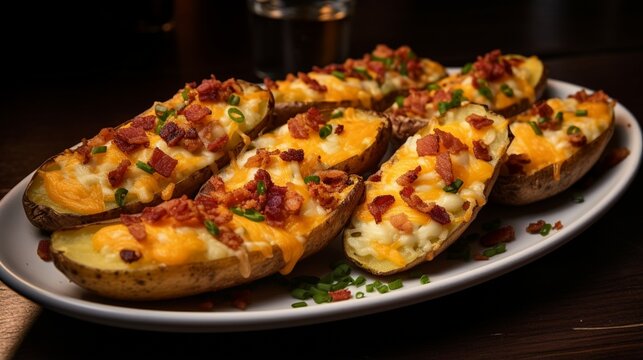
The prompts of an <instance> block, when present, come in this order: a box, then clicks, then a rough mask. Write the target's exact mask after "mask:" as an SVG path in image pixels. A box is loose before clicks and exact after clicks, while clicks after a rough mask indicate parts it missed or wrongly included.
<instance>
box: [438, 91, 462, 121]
mask: <svg viewBox="0 0 643 360" xmlns="http://www.w3.org/2000/svg"><path fill="white" fill-rule="evenodd" d="M463 93H464V92H463V91H462V89H457V90H455V91H453V93H451V101H449V102H446V101H440V102H439V103H438V111H439V112H440V115H442V114H444V113H445V112H447V110H449V109H452V108H456V107H458V106H460V103H461V102H462V94H463Z"/></svg>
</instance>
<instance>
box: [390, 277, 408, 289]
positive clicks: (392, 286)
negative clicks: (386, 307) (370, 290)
mask: <svg viewBox="0 0 643 360" xmlns="http://www.w3.org/2000/svg"><path fill="white" fill-rule="evenodd" d="M403 286H404V283H402V279H395V280H393V281H391V282H390V283H388V287H389V289H391V290H397V289H399V288H401V287H403Z"/></svg>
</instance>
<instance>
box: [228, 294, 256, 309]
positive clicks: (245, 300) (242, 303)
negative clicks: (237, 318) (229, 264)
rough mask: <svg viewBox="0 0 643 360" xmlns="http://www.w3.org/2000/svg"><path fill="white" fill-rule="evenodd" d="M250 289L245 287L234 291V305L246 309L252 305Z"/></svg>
mask: <svg viewBox="0 0 643 360" xmlns="http://www.w3.org/2000/svg"><path fill="white" fill-rule="evenodd" d="M250 295H251V293H250V290H248V289H243V290H238V291H235V292H233V293H232V306H234V307H236V308H237V309H239V310H245V309H246V308H247V307H248V305H250Z"/></svg>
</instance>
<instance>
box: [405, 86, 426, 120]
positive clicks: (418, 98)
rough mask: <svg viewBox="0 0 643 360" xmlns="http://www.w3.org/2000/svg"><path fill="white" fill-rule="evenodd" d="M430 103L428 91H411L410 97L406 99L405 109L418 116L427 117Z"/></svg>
mask: <svg viewBox="0 0 643 360" xmlns="http://www.w3.org/2000/svg"><path fill="white" fill-rule="evenodd" d="M429 101H431V97H430V96H429V92H428V91H426V90H414V89H411V90H410V92H409V96H407V97H406V99H404V109H406V110H407V111H411V112H412V113H414V114H417V115H425V114H426V104H427V103H429Z"/></svg>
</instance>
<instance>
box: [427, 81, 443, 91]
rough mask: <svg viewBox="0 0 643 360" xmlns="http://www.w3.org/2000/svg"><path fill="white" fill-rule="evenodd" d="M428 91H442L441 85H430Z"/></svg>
mask: <svg viewBox="0 0 643 360" xmlns="http://www.w3.org/2000/svg"><path fill="white" fill-rule="evenodd" d="M426 89H427V90H431V91H433V90H440V85H438V83H430V84H429V85H427V86H426Z"/></svg>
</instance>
